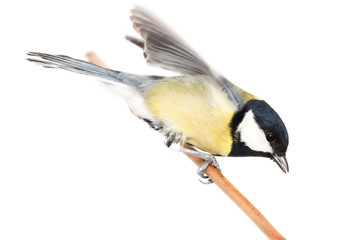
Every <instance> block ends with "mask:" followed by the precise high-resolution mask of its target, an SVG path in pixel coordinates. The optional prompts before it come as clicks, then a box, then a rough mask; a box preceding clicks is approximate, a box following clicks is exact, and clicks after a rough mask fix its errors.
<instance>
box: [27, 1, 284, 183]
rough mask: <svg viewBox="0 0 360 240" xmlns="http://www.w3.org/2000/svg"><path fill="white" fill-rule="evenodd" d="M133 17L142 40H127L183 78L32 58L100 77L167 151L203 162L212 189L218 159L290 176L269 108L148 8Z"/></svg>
mask: <svg viewBox="0 0 360 240" xmlns="http://www.w3.org/2000/svg"><path fill="white" fill-rule="evenodd" d="M130 19H131V21H132V24H133V28H134V29H135V31H136V32H137V33H138V34H139V35H140V36H141V38H138V37H133V36H126V39H127V40H129V41H130V42H131V43H133V44H135V45H136V46H138V47H140V48H142V50H143V55H144V57H145V60H146V62H147V63H148V64H149V65H151V66H155V67H160V68H163V69H166V70H170V71H173V72H175V73H178V74H179V75H176V76H170V77H169V76H155V75H138V74H131V73H126V72H123V71H115V70H111V69H106V68H103V67H100V66H97V65H94V64H92V63H89V62H86V61H83V60H78V59H74V58H71V57H68V56H64V55H52V54H47V53H41V52H28V53H27V54H28V58H27V60H29V61H31V62H35V63H38V64H40V65H42V66H44V67H47V68H59V69H65V70H69V71H72V72H76V73H80V74H85V75H90V76H95V77H97V78H98V79H100V80H101V81H102V82H104V83H105V84H106V85H108V86H109V87H112V88H113V89H115V90H116V92H117V93H118V94H119V95H120V96H121V97H122V98H123V99H124V100H125V101H126V102H127V104H128V106H129V108H130V110H131V111H132V113H134V114H135V115H136V116H138V117H139V118H140V119H142V120H144V122H146V123H147V124H149V126H150V127H151V128H152V129H154V130H156V131H158V132H160V133H161V134H162V135H164V137H165V144H166V146H167V147H169V148H171V149H174V150H176V151H179V152H183V153H187V154H190V155H194V156H198V157H201V158H203V159H204V160H205V162H204V164H203V165H202V166H201V167H199V168H198V171H197V173H198V174H199V176H200V177H202V178H207V179H208V182H207V183H212V181H211V179H209V178H208V177H207V176H206V174H205V170H206V169H207V167H208V166H209V165H213V166H214V167H216V168H217V169H218V170H219V171H221V169H220V166H219V163H218V161H217V160H216V158H215V157H218V156H220V157H221V156H224V157H249V156H252V157H264V158H268V159H271V160H273V161H274V162H275V163H276V164H277V165H278V166H279V167H280V169H281V170H282V171H283V172H284V173H288V172H289V165H288V162H287V159H286V152H287V147H288V144H289V136H288V132H287V129H286V127H285V124H284V122H283V121H282V119H281V118H280V116H279V115H278V114H277V113H276V111H275V110H274V109H273V108H272V107H271V106H270V105H269V104H268V103H267V102H265V101H264V100H262V99H260V98H259V97H256V96H255V95H253V94H251V93H249V92H247V91H245V90H243V89H241V88H239V87H237V86H236V85H235V84H233V83H232V82H230V81H229V80H228V79H226V78H225V77H224V76H223V75H221V74H219V73H218V72H217V71H215V70H214V69H213V68H212V67H210V66H209V65H208V64H207V63H206V62H205V61H204V60H203V59H202V58H201V57H200V56H199V55H198V54H197V53H196V52H195V51H194V50H193V49H192V48H191V47H190V46H189V45H188V44H187V43H185V42H184V41H183V40H182V39H181V38H180V37H179V36H178V35H177V34H175V33H174V32H173V31H172V30H170V28H169V27H168V26H166V24H164V23H163V22H162V21H161V20H160V19H158V18H157V17H156V16H155V15H153V14H152V13H150V12H149V11H148V10H146V9H145V8H142V7H139V6H136V7H135V8H134V9H132V10H131V16H130ZM187 146H192V148H191V149H190V148H189V147H187Z"/></svg>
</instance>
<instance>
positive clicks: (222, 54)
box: [0, 0, 360, 240]
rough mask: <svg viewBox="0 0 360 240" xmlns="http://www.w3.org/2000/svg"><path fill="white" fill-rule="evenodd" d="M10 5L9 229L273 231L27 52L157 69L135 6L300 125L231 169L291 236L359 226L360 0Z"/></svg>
mask: <svg viewBox="0 0 360 240" xmlns="http://www.w3.org/2000/svg"><path fill="white" fill-rule="evenodd" d="M209 2H210V1H204V2H200V1H185V0H182V1H177V2H171V1H136V2H135V1H124V0H117V1H98V2H96V3H95V2H91V3H90V2H89V1H83V2H77V1H68V0H62V1H59V2H50V1H18V2H15V1H12V3H7V4H5V5H4V3H1V6H0V13H1V14H0V20H1V21H0V24H1V41H0V43H1V46H0V47H1V51H0V52H1V58H0V61H1V62H0V66H1V75H0V76H1V79H0V113H1V116H0V117H1V119H0V239H4V240H8V239H37V240H41V239H68V240H70V239H109V240H110V239H209V240H210V239H266V238H265V236H264V235H263V234H262V233H261V232H260V231H259V230H258V229H257V227H256V226H255V225H254V224H253V223H252V222H251V221H250V220H249V219H248V218H247V217H246V216H245V214H244V213H243V212H241V210H239V209H238V208H237V207H236V206H235V205H234V204H233V203H232V202H231V201H230V200H229V199H228V198H227V197H226V196H225V195H224V194H223V193H222V192H221V191H220V190H219V189H218V188H217V187H216V186H215V185H211V186H205V185H202V184H201V183H199V182H198V179H197V178H198V177H197V175H196V166H195V165H194V164H193V163H192V162H191V161H190V160H189V159H187V157H185V156H184V155H183V154H181V153H176V152H172V151H171V150H168V149H167V148H166V147H165V146H164V145H163V138H162V136H160V135H159V134H158V133H156V132H154V131H152V130H151V129H149V127H148V126H147V125H146V124H144V123H143V122H141V121H139V120H137V119H136V117H134V116H133V115H132V114H130V112H129V111H128V108H127V106H126V105H125V103H124V102H123V101H122V100H121V99H120V98H118V97H117V96H115V95H112V94H111V93H109V92H108V91H107V90H106V89H105V88H104V87H102V85H101V84H99V83H98V82H97V81H95V80H94V79H92V78H89V77H85V76H82V75H77V74H74V73H69V72H65V71H61V70H48V69H44V68H41V67H39V66H36V65H34V64H32V63H30V62H27V61H25V60H24V58H25V52H27V51H41V52H48V53H54V54H65V55H70V56H72V57H76V58H81V59H85V56H84V54H85V53H86V52H87V51H90V50H94V51H96V52H97V53H98V55H99V56H100V57H101V58H102V59H103V60H104V61H105V62H106V63H107V64H108V65H109V66H110V67H112V68H114V69H117V70H122V71H128V72H131V73H141V74H148V73H149V74H169V72H165V71H161V70H158V69H154V68H151V67H149V66H146V64H145V62H144V59H143V58H142V52H141V50H140V49H138V48H137V47H135V46H133V45H131V44H130V43H128V42H127V41H126V40H124V36H125V35H126V34H132V35H136V33H135V31H134V30H133V29H132V27H131V23H130V20H129V14H130V9H131V8H132V7H133V6H134V5H135V4H140V5H142V6H145V7H147V8H148V9H150V10H152V11H153V12H154V13H156V15H158V16H159V17H160V18H161V19H163V20H165V21H166V22H167V23H168V24H169V25H170V26H171V27H172V28H173V29H175V31H176V32H177V33H179V35H181V36H182V37H183V38H184V39H185V40H186V41H187V42H189V44H190V45H191V46H193V48H194V49H196V50H197V51H198V52H199V53H200V55H202V56H203V57H204V58H205V59H206V60H207V61H208V62H209V63H210V64H211V65H212V66H213V67H214V68H215V69H217V70H218V71H220V72H222V73H223V74H224V75H225V76H226V77H227V78H228V79H230V80H231V81H233V82H234V83H236V84H237V85H239V86H240V87H242V88H243V89H245V90H247V91H249V92H251V93H253V94H255V95H257V96H259V97H261V98H263V99H265V100H266V101H267V102H268V103H270V104H271V105H272V106H273V107H274V108H275V109H276V110H277V112H278V113H279V114H280V115H281V117H282V119H283V120H284V122H285V123H286V125H287V128H288V131H289V135H290V146H289V149H288V155H287V156H288V161H289V164H290V173H289V174H287V175H285V174H283V173H282V171H281V170H280V169H279V168H278V167H277V166H276V164H274V163H273V162H271V161H270V160H267V159H262V158H221V159H219V161H220V164H221V166H222V169H223V173H224V175H225V176H226V177H228V179H229V180H230V181H231V182H232V183H233V184H234V185H235V186H237V187H238V188H239V190H240V191H241V192H242V193H243V194H244V195H245V196H246V197H247V198H248V199H249V200H250V201H252V203H253V204H254V205H255V206H256V207H257V208H258V209H259V210H260V211H261V212H262V213H263V214H264V216H265V217H267V218H268V220H269V221H270V222H271V223H272V224H273V225H274V226H275V227H276V228H277V229H278V230H279V232H281V233H282V234H283V235H284V236H285V237H287V238H288V239H359V238H360V233H359V230H358V227H359V219H358V216H359V214H360V207H359V203H360V196H359V183H360V175H359V171H360V169H359V168H360V161H359V160H360V159H359V148H360V146H359V140H358V139H359V137H360V131H359V121H360V118H359V100H360V99H359V79H360V70H359V69H360V68H359V66H360V47H359V46H360V34H359V29H360V14H359V12H360V7H359V4H358V1H320V0H311V1H310V0H309V1H306V0H305V1H278V0H275V1H236V2H237V3H236V4H235V1H233V2H230V1H218V2H219V3H216V4H213V3H209Z"/></svg>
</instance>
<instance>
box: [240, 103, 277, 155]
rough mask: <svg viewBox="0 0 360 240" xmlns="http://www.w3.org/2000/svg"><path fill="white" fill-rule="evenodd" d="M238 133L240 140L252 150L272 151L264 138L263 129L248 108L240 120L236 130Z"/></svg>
mask: <svg viewBox="0 0 360 240" xmlns="http://www.w3.org/2000/svg"><path fill="white" fill-rule="evenodd" d="M236 131H237V132H238V133H240V141H241V142H244V143H245V145H246V146H248V147H249V148H250V149H252V150H254V151H260V152H267V153H273V149H272V147H271V145H270V143H269V142H268V141H267V140H266V137H265V133H264V131H263V130H262V129H261V128H260V127H259V125H258V124H257V123H256V121H255V118H254V113H253V112H252V111H251V110H250V111H248V112H247V113H245V116H244V118H243V120H242V122H241V123H240V124H239V126H238V128H237V130H236Z"/></svg>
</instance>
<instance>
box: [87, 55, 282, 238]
mask: <svg viewBox="0 0 360 240" xmlns="http://www.w3.org/2000/svg"><path fill="white" fill-rule="evenodd" d="M86 56H87V57H88V59H89V61H90V62H91V63H94V64H97V65H99V66H101V67H104V68H107V66H106V64H105V63H104V62H103V61H101V59H100V58H99V57H98V56H97V55H96V54H95V53H94V52H89V53H87V54H86ZM186 147H187V148H189V149H192V147H191V146H189V145H186ZM186 155H187V156H188V157H189V158H190V159H191V160H192V161H193V162H194V163H195V164H196V165H197V166H198V167H200V166H201V165H202V164H203V163H204V159H201V158H199V157H195V156H192V155H189V154H186ZM205 173H206V175H207V176H209V177H210V178H211V180H213V182H214V183H215V184H216V185H217V186H218V187H219V188H220V189H221V190H222V191H223V192H224V193H225V194H226V195H228V197H229V198H230V199H231V200H232V201H233V202H234V203H235V204H236V205H237V206H238V207H239V208H240V209H241V210H242V211H243V212H244V213H245V214H246V215H247V216H248V217H249V218H250V219H251V220H252V221H253V222H254V223H255V224H256V226H258V227H259V228H260V230H261V231H262V232H263V233H264V234H265V235H266V236H267V237H268V238H269V239H271V240H272V239H274V240H283V239H285V238H284V237H283V236H282V235H281V234H280V233H279V232H278V231H277V230H276V229H275V228H274V227H273V226H272V225H271V223H270V222H269V221H268V220H267V219H266V218H265V217H264V216H263V215H262V214H261V212H259V210H257V209H256V208H255V207H254V205H252V204H251V202H249V200H247V198H246V197H245V196H244V195H242V194H241V193H240V192H239V190H237V189H236V188H235V187H234V185H232V184H231V183H230V182H229V181H228V180H227V179H226V178H225V177H224V176H223V175H222V174H221V173H220V172H219V171H218V170H217V169H216V168H215V167H213V166H209V167H208V168H207V169H206V171H205Z"/></svg>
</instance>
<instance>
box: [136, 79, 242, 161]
mask: <svg viewBox="0 0 360 240" xmlns="http://www.w3.org/2000/svg"><path fill="white" fill-rule="evenodd" d="M143 97H144V100H145V104H146V106H147V110H148V111H149V112H150V113H151V114H152V115H153V117H154V118H155V119H157V120H160V121H161V122H162V123H163V124H164V128H165V131H176V132H180V133H182V134H183V141H186V142H187V143H190V144H192V145H194V146H195V147H197V148H199V149H201V150H203V151H206V152H209V153H212V154H218V155H223V156H226V155H228V154H229V153H230V151H231V146H232V137H231V129H230V127H229V124H230V121H231V119H232V117H233V115H234V113H235V111H236V108H235V106H234V105H233V104H232V103H231V102H230V101H229V100H228V99H227V97H226V96H225V95H224V94H223V93H222V92H221V90H220V88H219V87H218V86H217V85H216V84H215V83H213V82H212V81H209V80H208V79H205V78H204V77H201V76H186V77H174V78H164V79H162V80H161V81H159V82H158V83H157V84H156V85H155V86H154V87H153V88H152V89H151V90H150V91H148V92H146V93H145V94H144V95H143Z"/></svg>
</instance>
